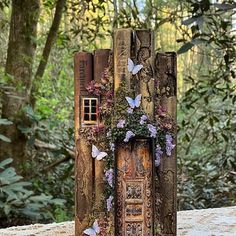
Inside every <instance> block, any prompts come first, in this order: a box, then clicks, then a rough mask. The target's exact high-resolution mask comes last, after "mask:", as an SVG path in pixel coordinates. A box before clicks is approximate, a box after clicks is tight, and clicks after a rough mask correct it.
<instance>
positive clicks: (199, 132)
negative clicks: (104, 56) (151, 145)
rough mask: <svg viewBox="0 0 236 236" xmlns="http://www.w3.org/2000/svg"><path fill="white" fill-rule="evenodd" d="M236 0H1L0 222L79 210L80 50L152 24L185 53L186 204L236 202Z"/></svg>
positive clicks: (181, 127)
mask: <svg viewBox="0 0 236 236" xmlns="http://www.w3.org/2000/svg"><path fill="white" fill-rule="evenodd" d="M235 12H236V4H235V2H234V1H230V0H229V1H213V0H212V1H210V0H168V1H167V0H146V1H145V0H114V1H111V0H96V1H88V0H12V1H10V0H1V1H0V227H8V226H11V225H19V224H28V223H32V222H52V221H56V222H61V221H67V220H72V219H73V214H74V191H73V190H74V154H73V149H74V138H73V132H74V131H73V125H74V124H73V108H74V107H73V93H74V88H73V55H74V52H76V51H82V50H86V51H90V52H92V51H93V50H94V49H97V48H111V47H112V32H113V30H114V29H115V28H127V27H132V28H134V29H140V28H142V29H143V28H145V29H149V28H150V29H152V30H153V31H154V32H155V35H156V42H155V43H156V51H176V52H177V53H178V108H177V109H178V210H190V209H200V208H214V207H224V206H231V205H235V202H236V187H235V182H236V162H235V160H236V148H235V143H236V109H235V106H236V78H235V77H236V75H235V73H236V64H235V58H236V57H235V56H236V13H235Z"/></svg>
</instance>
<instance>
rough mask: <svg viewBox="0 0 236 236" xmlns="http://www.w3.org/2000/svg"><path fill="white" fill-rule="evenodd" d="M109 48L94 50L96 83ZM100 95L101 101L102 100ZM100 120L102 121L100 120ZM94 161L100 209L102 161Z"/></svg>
mask: <svg viewBox="0 0 236 236" xmlns="http://www.w3.org/2000/svg"><path fill="white" fill-rule="evenodd" d="M109 54H110V49H97V50H95V52H94V80H95V81H96V82H98V83H100V82H101V78H102V75H103V72H104V69H105V68H107V67H108V63H109ZM103 99H106V98H103V97H101V98H100V100H101V102H102V101H103ZM101 122H102V121H101ZM94 161H95V206H96V208H97V209H98V210H102V205H103V202H104V167H105V163H104V161H98V160H96V159H95V160H94Z"/></svg>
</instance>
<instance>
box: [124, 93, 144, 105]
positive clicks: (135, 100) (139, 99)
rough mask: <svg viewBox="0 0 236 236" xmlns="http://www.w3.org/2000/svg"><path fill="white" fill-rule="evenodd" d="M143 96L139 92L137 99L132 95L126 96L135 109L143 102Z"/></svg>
mask: <svg viewBox="0 0 236 236" xmlns="http://www.w3.org/2000/svg"><path fill="white" fill-rule="evenodd" d="M141 97H142V95H141V94H139V95H138V96H137V97H136V98H135V99H132V98H130V97H125V99H126V100H127V102H128V103H129V106H130V107H131V108H132V109H134V108H135V107H139V106H140V104H141Z"/></svg>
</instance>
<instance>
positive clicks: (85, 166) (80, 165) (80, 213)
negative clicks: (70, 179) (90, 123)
mask: <svg viewBox="0 0 236 236" xmlns="http://www.w3.org/2000/svg"><path fill="white" fill-rule="evenodd" d="M92 62H93V58H92V54H91V53H87V52H79V53H76V54H75V57H74V85H75V86H74V88H75V95H74V106H75V108H74V111H75V114H74V120H75V146H76V148H75V152H76V162H75V235H76V236H81V235H82V234H83V230H84V228H85V227H87V225H88V218H89V216H90V214H91V213H92V203H93V201H92V196H93V194H92V193H93V162H92V157H91V146H90V145H88V143H87V140H86V139H85V138H83V137H82V135H81V134H80V129H81V110H80V107H81V96H82V95H87V94H88V92H87V90H86V86H87V85H88V83H89V82H90V81H91V80H92V70H93V65H92Z"/></svg>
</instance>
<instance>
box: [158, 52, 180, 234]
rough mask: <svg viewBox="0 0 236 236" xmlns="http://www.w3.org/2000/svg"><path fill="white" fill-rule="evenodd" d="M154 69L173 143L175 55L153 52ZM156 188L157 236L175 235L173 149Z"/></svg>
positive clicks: (162, 162) (164, 164)
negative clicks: (171, 123)
mask: <svg viewBox="0 0 236 236" xmlns="http://www.w3.org/2000/svg"><path fill="white" fill-rule="evenodd" d="M155 69H156V74H157V81H158V82H159V84H158V90H159V94H158V101H157V102H158V103H159V104H160V105H161V106H162V107H163V108H164V109H166V111H167V113H168V114H169V115H170V116H171V117H172V119H173V127H172V132H174V142H175V144H176V138H177V137H176V88H177V85H176V77H177V72H176V54H175V53H157V55H156V59H155ZM155 187H156V217H155V222H156V227H155V228H156V229H157V232H155V233H157V234H158V235H163V236H167V235H168V236H172V235H173V236H175V235H176V233H177V224H176V217H177V212H176V210H177V206H176V205H177V203H176V198H177V190H176V189H177V159H176V146H175V148H174V150H173V151H172V155H171V157H168V156H164V157H162V159H161V164H160V166H159V167H158V169H157V176H156V180H155Z"/></svg>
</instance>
